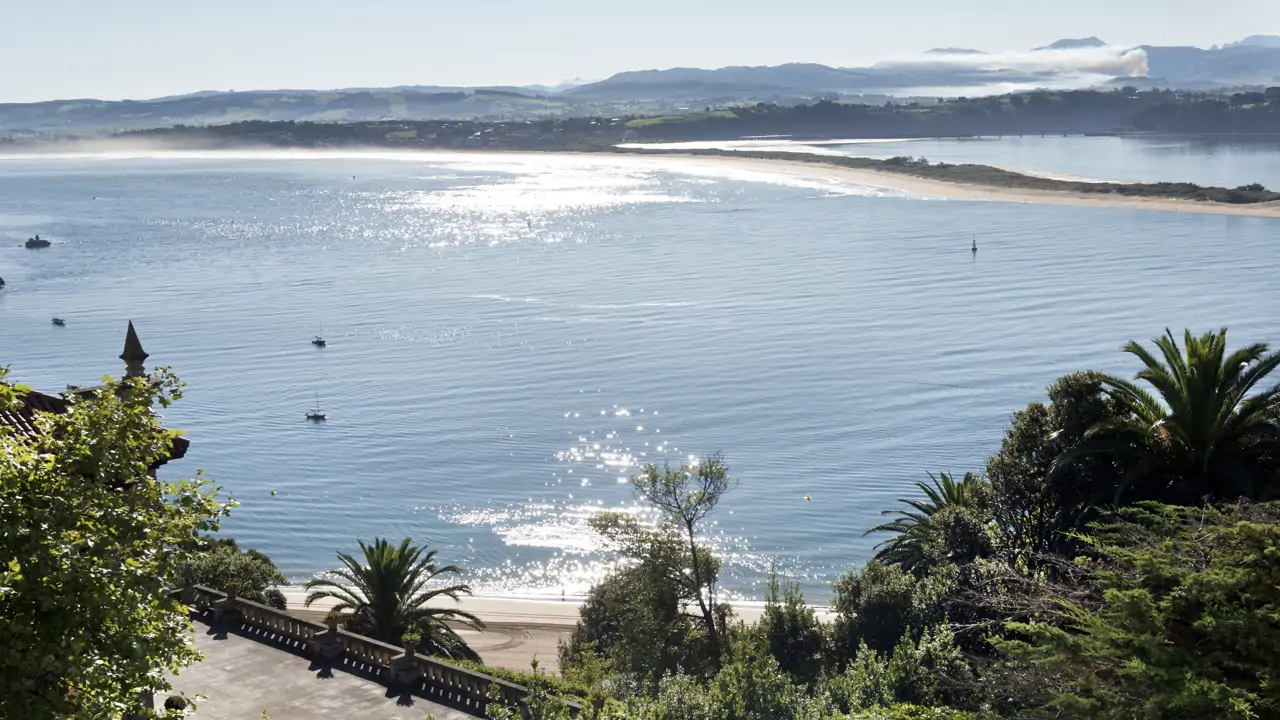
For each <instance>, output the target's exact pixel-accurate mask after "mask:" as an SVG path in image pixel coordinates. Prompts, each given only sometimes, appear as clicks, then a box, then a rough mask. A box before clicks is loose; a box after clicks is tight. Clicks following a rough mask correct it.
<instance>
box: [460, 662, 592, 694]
mask: <svg viewBox="0 0 1280 720" xmlns="http://www.w3.org/2000/svg"><path fill="white" fill-rule="evenodd" d="M438 659H439V660H440V661H441V662H447V663H449V664H450V665H457V666H458V667H463V668H467V669H469V670H475V671H476V672H481V673H484V674H486V675H488V676H490V677H494V678H497V679H499V680H505V681H506V682H509V683H515V684H516V685H523V686H525V687H530V686H532V685H534V684H537V683H542V684H543V685H545V686H546V687H547V689H548V691H549V692H550V693H551V694H553V695H556V696H558V697H563V698H566V699H570V700H585V699H586V698H588V697H589V696H590V695H591V688H590V687H589V686H586V685H583V684H581V683H576V682H573V681H572V680H566V679H564V678H558V677H556V676H554V675H548V674H546V673H541V672H540V673H536V674H535V673H533V672H530V671H528V670H512V669H510V668H500V667H493V666H491V665H485V664H484V663H480V662H475V661H472V660H455V659H453V658H438Z"/></svg>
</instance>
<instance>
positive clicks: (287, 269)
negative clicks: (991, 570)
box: [0, 153, 1280, 601]
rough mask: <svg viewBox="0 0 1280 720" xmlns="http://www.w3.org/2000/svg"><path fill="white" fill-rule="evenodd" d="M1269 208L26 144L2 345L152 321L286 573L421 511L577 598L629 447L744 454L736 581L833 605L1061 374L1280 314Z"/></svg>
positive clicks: (807, 180) (496, 582) (63, 339)
mask: <svg viewBox="0 0 1280 720" xmlns="http://www.w3.org/2000/svg"><path fill="white" fill-rule="evenodd" d="M895 154H901V153H895ZM911 154H918V153H911ZM1276 228H1277V223H1276V222H1274V221H1269V220H1263V219H1253V218H1240V217H1226V216H1209V215H1181V214H1170V213H1153V212H1139V211H1128V210H1111V209H1093V208H1087V209H1086V208H1067V207H1048V206H1045V207H1038V206H1033V205H1023V204H1000V203H990V202H983V203H967V202H957V201H935V200H929V199H922V198H914V197H907V196H903V195H902V194H901V193H894V192H890V191H886V190H883V189H878V188H871V187H862V186H857V185H853V184H850V183H847V182H837V181H828V180H824V179H821V178H815V177H812V176H808V175H791V174H787V173H766V172H761V171H759V170H755V169H751V170H743V169H741V168H737V167H734V166H733V165H732V164H726V163H715V162H712V161H706V162H699V161H687V160H680V159H671V158H631V157H604V156H589V157H578V156H549V155H531V154H522V155H501V154H493V155H489V154H483V155H482V154H465V155H455V154H447V153H424V154H400V155H387V154H383V153H345V154H327V155H317V154H301V153H273V154H266V155H263V154H252V153H239V154H234V155H225V154H216V155H214V154H202V153H179V154H174V153H168V154H141V153H134V154H128V155H127V156H126V155H117V156H110V157H108V156H93V157H89V156H83V157H75V158H68V157H59V158H30V157H28V158H4V159H0V276H3V277H4V279H5V280H6V282H7V288H6V290H4V291H3V292H0V363H8V364H10V366H11V369H12V371H13V377H14V379H16V380H19V381H21V382H24V383H27V384H29V385H32V386H34V387H36V388H38V389H41V390H44V391H48V392H55V391H57V390H59V389H61V388H62V387H63V386H64V385H65V384H66V383H89V382H93V381H94V380H96V379H97V378H99V377H100V376H101V375H103V374H106V373H112V374H116V375H118V374H119V373H120V371H121V370H120V365H121V363H120V361H119V360H117V359H116V356H117V355H119V353H120V348H121V346H122V343H123V338H124V326H125V321H126V320H127V319H130V318H132V319H133V321H134V322H135V324H136V325H137V328H138V331H139V334H140V336H141V339H142V342H143V345H144V346H145V348H146V350H147V351H148V352H150V353H151V354H152V357H151V359H150V361H149V362H150V363H152V364H156V365H171V366H173V367H174V368H175V369H176V370H177V371H178V372H179V374H180V375H182V377H183V378H184V379H185V380H186V381H187V382H188V388H187V393H186V397H185V398H184V399H183V400H182V401H181V402H179V403H177V404H176V405H174V406H173V407H172V408H170V409H169V410H167V411H166V415H165V418H164V420H165V422H166V424H168V425H170V426H173V427H178V428H182V429H184V430H186V431H187V436H188V437H189V438H190V439H191V441H192V445H191V450H190V452H189V454H188V456H187V457H186V458H185V459H183V460H181V461H179V462H175V463H173V464H171V465H170V466H167V467H166V468H165V470H164V472H165V473H166V474H168V475H170V476H178V475H192V474H194V472H195V471H196V470H197V469H204V470H205V471H206V472H207V473H208V474H209V475H210V476H211V477H213V478H216V479H217V480H218V481H219V482H221V483H222V484H223V485H224V486H225V487H226V488H227V489H228V490H229V491H230V492H231V493H232V494H233V495H234V496H235V497H236V498H237V499H238V500H239V501H240V502H241V503H242V505H241V507H239V508H238V509H236V510H235V512H234V514H233V515H232V517H231V518H230V520H229V522H228V523H227V525H226V530H227V532H228V533H230V534H232V535H234V536H235V537H237V538H238V539H240V540H241V541H242V542H244V543H245V544H247V545H249V546H252V547H259V548H261V549H263V550H265V551H267V552H268V553H270V554H271V555H272V556H273V558H275V559H276V560H277V562H278V563H279V564H280V565H281V567H282V568H283V569H284V570H285V572H286V573H287V574H289V575H291V576H293V577H295V578H305V577H307V576H309V575H311V574H313V573H316V572H321V571H324V570H326V569H328V568H330V567H332V566H333V565H334V564H335V561H334V557H333V554H334V552H335V551H338V550H342V551H350V550H353V549H354V548H355V539H356V538H362V539H366V540H369V539H372V538H373V537H374V536H375V535H378V536H385V537H390V538H393V539H398V538H400V537H403V536H405V535H412V536H413V537H414V538H416V539H417V540H418V541H420V542H426V543H428V544H430V545H431V546H432V547H434V548H438V549H439V550H440V554H441V557H442V558H443V559H445V560H447V561H449V562H456V563H457V564H459V565H462V566H463V567H464V568H466V569H467V571H468V577H469V579H471V580H472V581H473V582H474V584H475V585H476V586H477V588H478V590H479V591H480V592H484V593H504V594H525V595H529V594H547V595H552V596H559V594H560V593H561V592H562V591H563V592H565V593H566V594H567V595H570V596H572V595H577V594H581V593H583V592H585V590H586V589H587V588H588V587H589V586H590V584H591V583H592V582H593V581H595V580H597V579H599V577H601V575H602V574H603V572H605V570H606V569H607V567H608V565H609V563H610V562H611V559H610V558H609V557H608V556H607V555H605V554H604V553H602V552H601V551H600V545H599V543H598V542H597V540H596V539H595V538H593V537H592V535H591V534H590V532H589V531H588V528H587V525H586V523H587V519H588V518H589V517H590V515H591V514H592V513H594V512H596V511H598V510H600V509H621V510H626V511H629V512H638V513H641V514H644V513H645V511H644V510H643V509H641V508H637V507H636V506H635V503H634V501H633V499H632V496H631V492H630V489H629V487H628V486H627V485H626V483H625V480H626V478H627V476H628V475H629V474H630V473H632V472H634V471H636V470H637V469H638V468H639V467H640V466H642V465H643V464H644V463H647V462H664V461H670V462H671V463H673V464H674V463H679V462H681V461H682V460H685V459H687V458H689V457H690V456H697V455H700V454H702V453H706V452H712V451H716V450H723V451H724V452H725V455H726V459H727V461H728V463H729V466H730V468H731V471H732V473H733V475H734V476H735V477H736V478H738V479H739V481H740V485H739V486H738V487H737V488H736V489H735V490H734V491H733V492H732V493H730V495H729V496H728V497H727V498H726V500H725V502H724V505H723V506H722V507H721V509H720V510H719V511H718V512H717V514H716V515H715V516H714V523H713V524H712V525H711V526H710V527H708V536H709V538H710V539H711V541H712V543H713V545H714V546H715V547H716V548H717V549H718V550H719V551H720V552H721V553H723V554H724V556H725V557H726V559H727V563H726V567H725V571H724V575H725V578H724V580H725V585H726V588H727V589H728V590H730V591H731V592H732V593H734V594H735V595H737V596H739V597H751V598H758V597H760V596H761V595H762V594H763V593H762V585H761V584H762V582H763V580H764V577H765V574H766V573H767V572H768V569H769V567H770V565H771V564H772V563H774V562H775V561H776V562H777V563H778V566H779V568H780V570H782V571H783V572H785V573H787V574H789V575H791V576H793V577H796V578H797V579H799V580H800V581H801V583H802V585H803V586H804V589H805V591H806V593H807V595H808V597H809V598H810V599H811V600H815V601H823V600H825V599H827V597H828V596H829V587H828V583H829V582H830V581H831V580H833V579H834V578H835V577H837V576H838V575H839V574H840V573H842V572H844V571H845V570H848V569H850V568H853V567H855V566H857V565H859V564H860V563H861V562H862V561H864V560H865V559H866V558H867V557H868V556H869V554H870V552H871V549H872V547H873V545H874V544H875V542H877V538H874V537H863V532H864V531H865V530H866V529H867V528H868V527H871V526H872V525H873V524H875V523H876V522H878V521H879V520H880V516H879V511H880V510H882V509H885V508H890V507H893V506H894V504H895V502H896V499H897V498H899V497H904V496H909V495H911V491H912V483H914V482H915V481H917V480H922V479H924V478H925V472H926V471H932V472H934V473H937V472H938V471H940V470H944V471H948V472H956V473H963V472H965V471H966V470H980V469H981V467H982V465H983V462H984V460H985V458H986V457H987V456H988V455H989V454H991V453H992V452H994V451H995V450H996V449H997V447H998V445H999V441H1000V437H1001V433H1002V431H1003V429H1004V427H1005V426H1006V424H1007V421H1008V418H1009V415H1010V414H1011V413H1012V412H1013V411H1014V410H1016V409H1018V408H1020V407H1022V406H1023V405H1025V404H1026V403H1027V402H1028V401H1031V400H1034V399H1038V398H1040V397H1042V396H1043V389H1044V387H1045V386H1047V385H1048V384H1049V383H1051V382H1052V381H1053V380H1054V379H1055V378H1056V377H1057V376H1059V375H1060V374H1062V373H1064V372H1068V371H1071V370H1077V369H1082V368H1096V369H1102V370H1108V371H1113V372H1121V373H1126V372H1129V371H1131V370H1132V367H1131V365H1130V364H1128V363H1127V362H1126V361H1125V359H1124V358H1123V357H1122V356H1121V354H1120V353H1119V351H1118V348H1119V347H1120V345H1122V344H1123V343H1124V342H1125V341H1126V340H1129V339H1134V338H1136V339H1147V338H1150V337H1153V336H1155V335H1156V334H1158V333H1159V332H1161V331H1162V330H1163V328H1164V327H1165V326H1166V325H1168V326H1172V327H1174V328H1175V329H1177V328H1181V327H1184V326H1190V327H1192V328H1194V329H1197V330H1206V329H1212V328H1217V327H1220V326H1223V325H1226V326H1228V327H1230V328H1231V334H1232V338H1233V339H1234V342H1236V343H1243V342H1246V341H1249V342H1252V341H1270V342H1276V341H1277V340H1280V338H1278V337H1277V335H1280V333H1278V332H1277V331H1278V330H1280V323H1278V322H1277V320H1276V318H1275V317H1274V312H1272V308H1270V307H1269V306H1267V305H1266V304H1265V303H1259V302H1258V300H1257V299H1258V298H1259V297H1270V296H1271V295H1273V294H1274V293H1275V290H1276V283H1275V279H1274V267H1275V266H1276V265H1277V261H1280V247H1278V246H1277V244H1276V243H1275V242H1274V238H1275V232H1276ZM37 232H38V233H39V234H40V235H41V236H42V237H47V238H49V239H50V240H52V241H53V243H54V245H53V247H52V248H49V249H48V250H44V251H31V250H25V249H22V248H21V247H20V245H21V242H22V240H23V239H25V238H26V237H29V236H30V235H33V234H35V233H37ZM974 235H976V236H977V238H978V243H979V247H980V251H979V252H978V254H977V257H976V258H975V257H973V256H972V254H971V253H970V251H969V244H970V239H971V237H972V236H974ZM55 315H56V316H59V317H63V318H66V319H67V326H66V327H62V328H58V327H53V326H52V325H51V324H50V322H49V319H50V317H52V316H55ZM313 334H321V335H323V336H324V337H326V338H327V339H328V341H329V342H328V347H326V348H323V349H317V348H315V347H313V346H311V345H310V344H309V342H308V341H309V339H310V338H311V336H312V335H313ZM316 395H318V396H319V400H320V403H321V406H322V407H323V409H324V410H325V411H326V412H328V413H329V420H328V421H327V422H326V423H322V424H312V423H308V422H307V421H306V420H305V419H304V417H303V415H304V413H305V412H306V410H307V409H309V408H310V407H311V406H312V404H313V403H314V402H315V397H316ZM272 490H275V491H276V494H275V495H274V496H272V495H271V491H272ZM806 495H809V496H810V497H811V500H809V501H806V499H805V496H806ZM645 517H651V516H650V515H645Z"/></svg>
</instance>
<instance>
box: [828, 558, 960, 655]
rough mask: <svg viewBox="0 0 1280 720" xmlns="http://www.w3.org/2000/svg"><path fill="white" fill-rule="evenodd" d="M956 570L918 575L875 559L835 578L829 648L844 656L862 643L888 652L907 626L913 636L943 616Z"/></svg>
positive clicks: (876, 649) (952, 567) (953, 586)
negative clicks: (831, 641)
mask: <svg viewBox="0 0 1280 720" xmlns="http://www.w3.org/2000/svg"><path fill="white" fill-rule="evenodd" d="M958 575H959V571H958V570H957V569H956V568H955V567H954V566H944V567H941V568H938V569H936V570H935V571H934V572H932V573H930V574H929V575H926V576H924V577H922V578H917V577H916V576H914V575H912V574H910V573H908V572H906V571H905V570H902V569H901V568H898V567H895V566H890V565H884V564H882V563H879V562H876V561H874V560H872V561H870V562H868V563H867V564H866V565H865V566H864V567H863V568H862V570H858V571H853V572H850V573H847V574H846V575H844V576H843V577H841V578H840V579H839V580H837V581H836V582H835V584H834V585H833V588H834V590H835V598H834V600H833V601H832V603H831V605H832V609H834V610H835V611H836V615H837V618H836V623H835V627H834V628H833V648H832V650H833V653H834V654H835V655H836V657H837V658H839V659H841V660H844V661H847V660H851V659H852V658H853V657H854V656H856V654H857V652H858V650H857V648H858V646H859V644H861V643H865V644H866V645H867V647H869V648H870V649H872V650H875V651H877V652H890V651H891V650H893V648H894V647H895V646H896V645H897V644H898V641H899V640H900V639H901V638H902V636H903V634H904V633H906V632H907V631H908V630H909V629H912V630H914V632H915V633H916V635H917V636H919V635H920V634H922V633H923V632H924V631H925V630H927V629H928V628H931V627H933V626H935V625H937V624H939V623H941V622H943V620H944V619H945V618H946V615H947V605H948V603H949V601H950V595H951V593H953V592H954V591H955V588H956V583H957V578H958Z"/></svg>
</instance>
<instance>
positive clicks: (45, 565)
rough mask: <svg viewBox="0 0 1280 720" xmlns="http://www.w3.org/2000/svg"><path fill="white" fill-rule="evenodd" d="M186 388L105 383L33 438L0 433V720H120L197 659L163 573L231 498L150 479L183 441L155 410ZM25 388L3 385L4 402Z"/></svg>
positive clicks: (165, 379)
mask: <svg viewBox="0 0 1280 720" xmlns="http://www.w3.org/2000/svg"><path fill="white" fill-rule="evenodd" d="M5 374H6V371H4V370H3V369H0V380H2V379H3V378H4V376H5ZM180 387H181V385H180V383H179V382H178V380H177V378H176V377H174V376H173V375H170V374H169V373H167V372H165V371H159V372H157V373H156V374H155V375H154V376H153V377H152V378H146V379H144V378H135V379H129V380H124V381H122V382H120V383H110V382H109V383H108V384H107V385H105V386H104V387H103V388H102V389H100V390H99V391H97V392H96V393H95V394H93V395H91V396H88V397H79V396H77V397H73V398H72V401H71V403H70V405H69V407H68V408H67V411H66V412H65V413H63V414H58V415H50V414H45V415H42V416H40V417H39V418H38V420H37V421H36V424H37V425H38V427H39V430H40V432H39V433H38V435H37V436H36V437H35V438H31V437H27V436H24V435H19V434H18V433H16V432H13V431H11V430H10V429H7V428H4V427H0V648H2V650H0V717H4V718H8V719H11V720H25V719H27V718H33V719H34V718H50V717H72V716H74V717H87V718H88V717H92V718H99V717H102V718H116V717H119V716H121V715H122V714H124V713H126V712H131V711H133V710H135V709H136V708H137V707H138V702H139V699H140V697H141V696H142V695H143V694H145V693H154V692H162V691H164V690H167V689H168V684H167V683H166V682H165V680H164V673H165V672H171V671H176V670H178V669H179V668H181V667H183V666H186V665H189V664H191V663H192V662H195V661H196V660H197V659H198V658H199V656H198V655H197V653H196V651H195V649H194V647H193V646H192V645H191V642H190V638H189V630H190V623H189V621H188V619H187V615H186V612H185V608H184V607H183V606H182V605H181V604H179V602H178V601H177V600H175V599H173V598H171V597H170V595H169V593H168V588H167V587H166V580H167V579H170V578H174V577H177V576H179V575H180V573H181V569H182V567H183V565H184V564H185V563H186V561H187V560H188V559H189V558H190V556H191V554H192V553H193V552H195V551H196V550H197V549H198V548H199V546H200V537H199V536H200V534H201V533H207V532H211V531H214V530H216V529H217V527H218V520H219V518H221V517H222V516H223V515H224V514H225V513H226V511H227V507H228V506H227V505H226V504H223V503H221V502H219V500H218V499H217V494H216V490H215V489H213V488H212V487H211V486H210V483H209V482H208V481H207V480H204V479H203V478H197V479H196V480H193V481H187V480H182V481H175V482H168V481H161V480H157V479H155V478H153V477H152V476H151V472H150V468H151V467H153V466H154V465H155V464H157V463H158V462H160V461H161V460H163V459H165V458H167V457H168V452H169V449H170V446H171V443H172V439H173V437H174V434H173V433H171V432H167V431H163V430H161V428H160V427H159V426H158V425H157V422H156V417H155V414H154V413H153V412H152V409H151V408H152V404H153V403H156V404H159V405H161V406H168V404H169V403H170V402H171V401H172V400H174V399H176V398H178V397H180ZM24 392H27V389H26V388H24V387H20V386H11V385H5V384H3V383H0V406H8V407H14V406H16V404H17V402H18V397H19V396H20V395H21V394H22V393H24Z"/></svg>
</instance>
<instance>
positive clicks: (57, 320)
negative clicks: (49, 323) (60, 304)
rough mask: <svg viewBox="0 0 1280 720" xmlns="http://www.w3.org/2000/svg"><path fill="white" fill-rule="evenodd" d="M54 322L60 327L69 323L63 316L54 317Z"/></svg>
mask: <svg viewBox="0 0 1280 720" xmlns="http://www.w3.org/2000/svg"><path fill="white" fill-rule="evenodd" d="M53 324H54V325H57V326H58V327H62V326H63V325H66V324H67V321H66V320H63V319H62V318H54V319H53Z"/></svg>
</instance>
